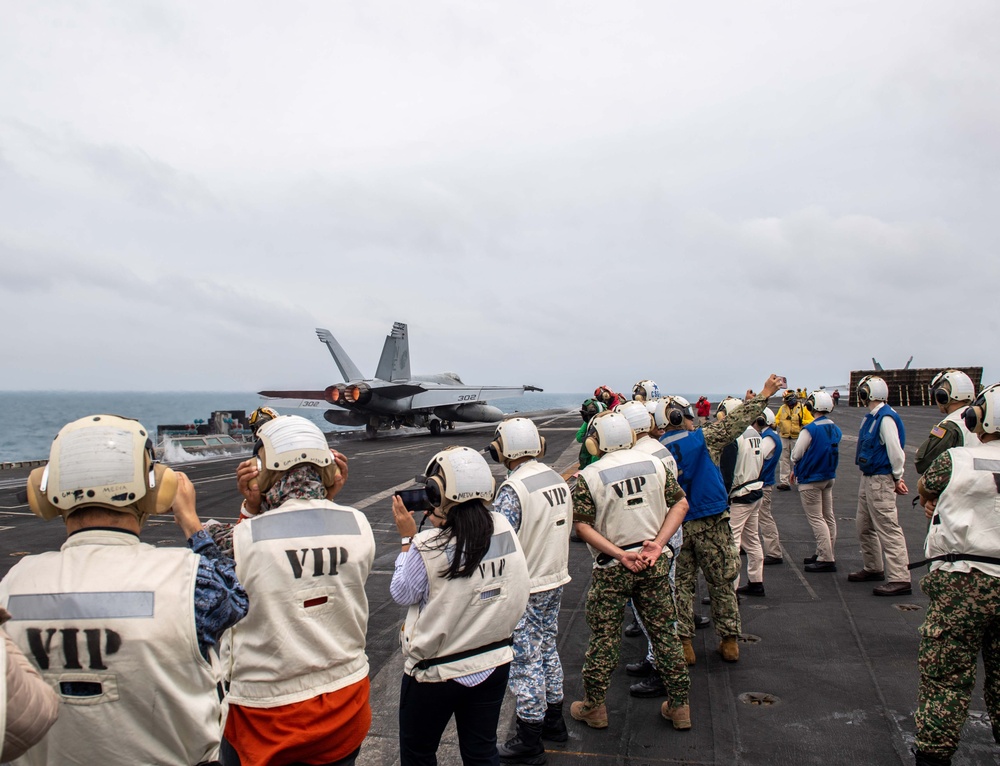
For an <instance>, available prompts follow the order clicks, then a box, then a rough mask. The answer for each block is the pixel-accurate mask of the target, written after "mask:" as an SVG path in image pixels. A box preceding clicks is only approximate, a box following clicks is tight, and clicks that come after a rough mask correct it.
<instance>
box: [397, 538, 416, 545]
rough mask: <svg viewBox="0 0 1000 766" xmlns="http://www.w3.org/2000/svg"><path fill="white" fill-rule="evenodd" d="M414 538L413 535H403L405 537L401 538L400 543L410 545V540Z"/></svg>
mask: <svg viewBox="0 0 1000 766" xmlns="http://www.w3.org/2000/svg"><path fill="white" fill-rule="evenodd" d="M412 539H413V538H411V537H403V538H401V539H400V541H399V544H400V545H409V544H410V540H412Z"/></svg>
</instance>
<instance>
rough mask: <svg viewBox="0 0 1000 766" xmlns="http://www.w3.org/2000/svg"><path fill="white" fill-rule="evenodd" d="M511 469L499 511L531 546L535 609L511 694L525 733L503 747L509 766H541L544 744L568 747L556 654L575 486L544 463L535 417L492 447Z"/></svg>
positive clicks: (521, 629)
mask: <svg viewBox="0 0 1000 766" xmlns="http://www.w3.org/2000/svg"><path fill="white" fill-rule="evenodd" d="M487 449H488V452H489V454H490V456H491V457H492V458H493V459H494V460H495V461H497V462H498V463H501V464H503V466H504V467H505V468H506V469H507V471H508V473H507V479H506V480H505V481H504V482H503V484H501V485H500V489H498V490H497V495H496V499H494V501H493V510H494V511H496V512H497V513H499V514H501V515H502V516H503V517H504V518H506V519H507V521H508V522H510V525H511V527H512V528H513V529H514V531H515V532H517V537H518V539H519V540H520V541H521V546H522V547H523V548H524V556H525V558H526V559H527V562H528V573H529V576H530V578H531V583H530V591H531V595H530V596H529V598H528V606H527V608H526V609H525V611H524V615H523V616H522V617H521V620H520V622H518V624H517V627H516V628H515V630H514V660H513V662H512V663H511V666H510V681H509V686H510V690H511V691H512V692H513V693H514V696H515V698H516V699H517V732H516V734H515V735H514V736H513V737H512V738H511V739H509V740H507V741H506V742H504V743H503V744H501V745H500V746H499V747H498V748H497V749H498V751H499V753H500V762H501V763H527V764H541V763H544V762H545V747H544V746H543V745H542V742H541V740H543V739H547V740H551V741H553V742H565V741H566V740H567V739H568V737H569V735H568V732H567V730H566V721H565V720H564V719H563V669H562V663H561V662H560V660H559V652H558V651H557V650H556V638H557V636H558V634H559V606H560V604H561V603H562V593H563V586H564V585H565V584H566V583H568V582H569V580H570V576H569V532H570V526H571V524H572V520H573V515H572V503H571V501H570V495H569V486H568V485H567V484H566V482H565V481H564V480H563V478H562V477H561V476H560V475H559V474H557V473H556V472H555V471H553V470H552V469H551V468H549V467H548V466H547V465H545V464H544V463H541V462H539V460H540V459H541V457H542V456H543V455H544V454H545V438H544V437H542V436H540V435H539V434H538V429H537V428H536V427H535V424H534V423H533V422H531V421H530V420H529V419H528V418H508V419H507V420H504V421H502V422H501V423H500V424H499V425H498V426H497V429H496V433H495V434H494V437H493V441H492V442H491V443H490V445H489V447H488V448H487Z"/></svg>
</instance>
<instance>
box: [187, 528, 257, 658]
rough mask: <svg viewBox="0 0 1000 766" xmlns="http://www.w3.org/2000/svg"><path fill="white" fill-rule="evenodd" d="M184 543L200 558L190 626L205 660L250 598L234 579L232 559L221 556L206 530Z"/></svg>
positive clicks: (242, 613) (239, 618) (240, 618)
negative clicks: (196, 636)
mask: <svg viewBox="0 0 1000 766" xmlns="http://www.w3.org/2000/svg"><path fill="white" fill-rule="evenodd" d="M187 544H188V547H189V548H190V549H191V550H193V551H194V552H195V553H197V554H198V557H199V559H200V560H199V561H198V572H197V574H196V576H195V583H194V626H195V630H196V631H197V632H198V648H199V649H201V654H202V656H203V657H205V659H208V650H209V648H211V647H213V646H215V645H216V644H217V643H218V641H219V636H221V635H222V633H223V632H224V631H225V630H227V629H229V628H231V627H232V626H233V625H235V624H236V623H238V622H239V621H240V620H242V619H243V618H244V617H246V614H247V611H248V610H249V609H250V599H249V598H248V597H247V592H246V591H245V590H243V586H242V585H240V582H239V580H237V579H236V562H235V561H233V559H231V558H228V557H227V556H224V555H222V552H221V551H220V550H219V548H218V546H217V545H216V544H215V542H214V541H213V540H212V537H211V535H209V534H208V532H206V531H205V530H199V531H198V532H195V533H194V534H193V535H191V537H189V538H188V541H187Z"/></svg>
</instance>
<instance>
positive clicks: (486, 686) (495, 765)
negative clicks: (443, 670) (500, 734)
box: [399, 663, 510, 766]
mask: <svg viewBox="0 0 1000 766" xmlns="http://www.w3.org/2000/svg"><path fill="white" fill-rule="evenodd" d="M509 675H510V663H507V664H506V665H500V666H499V667H497V668H495V669H494V670H493V672H492V673H491V674H490V677H489V678H487V679H486V680H485V681H483V682H482V683H481V684H479V685H478V686H472V687H466V686H462V684H460V683H458V682H457V681H442V682H440V683H421V682H420V681H417V680H415V679H414V678H413V677H412V676H408V675H404V676H403V683H402V686H401V688H400V691H399V760H400V766H436V764H437V749H438V745H439V744H440V742H441V735H442V734H443V733H444V729H445V727H446V726H447V725H448V721H450V720H451V717H452V715H454V716H455V726H456V728H457V729H458V748H459V752H460V753H461V754H462V763H463V764H465V766H499V764H500V756H499V755H498V754H497V723H498V722H499V720H500V706H501V705H502V704H503V695H504V692H505V691H506V690H507V678H508V676H509Z"/></svg>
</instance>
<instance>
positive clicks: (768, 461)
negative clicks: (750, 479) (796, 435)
mask: <svg viewBox="0 0 1000 766" xmlns="http://www.w3.org/2000/svg"><path fill="white" fill-rule="evenodd" d="M760 435H761V436H762V437H763V438H765V439H770V440H771V441H772V442H774V449H773V450H772V451H771V454H770V455H768V456H767V457H766V458H765V459H764V465H763V466H762V467H761V469H760V478H761V481H763V482H764V486H765V487H773V486H774V484H775V479H774V472H775V469H776V468H777V467H778V463H779V461H780V460H781V437H780V436H778V434H777V433H776V432H775V430H774V429H773V428H771V427H770V426H768V427H767V428H765V429H764V430H763V431H761V434H760Z"/></svg>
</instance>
